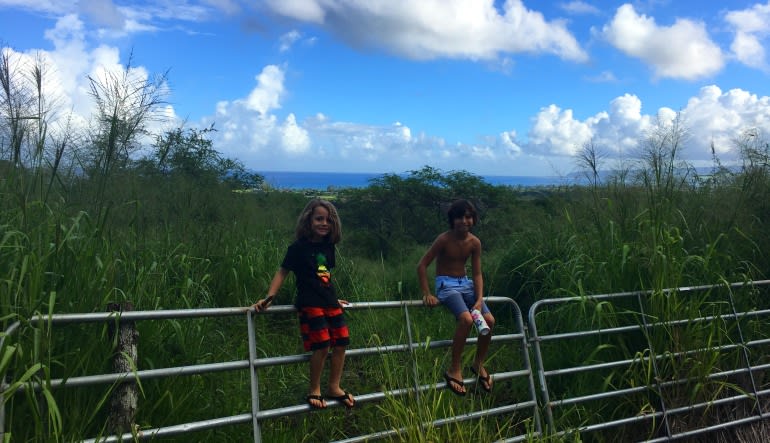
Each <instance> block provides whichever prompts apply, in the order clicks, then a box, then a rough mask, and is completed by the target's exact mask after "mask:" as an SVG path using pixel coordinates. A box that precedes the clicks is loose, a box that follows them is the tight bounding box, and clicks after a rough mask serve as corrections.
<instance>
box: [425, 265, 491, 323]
mask: <svg viewBox="0 0 770 443" xmlns="http://www.w3.org/2000/svg"><path fill="white" fill-rule="evenodd" d="M436 297H437V298H438V301H439V302H441V304H442V305H444V306H446V307H447V309H449V310H450V311H452V314H454V316H455V318H459V317H460V314H462V313H463V312H470V310H471V309H472V308H473V305H475V304H476V294H474V291H473V280H471V279H469V278H468V277H467V276H462V277H449V276H446V275H437V276H436ZM487 312H489V308H488V307H487V304H486V303H484V302H483V301H482V302H481V313H482V314H486V313H487Z"/></svg>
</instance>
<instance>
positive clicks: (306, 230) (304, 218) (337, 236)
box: [295, 198, 342, 244]
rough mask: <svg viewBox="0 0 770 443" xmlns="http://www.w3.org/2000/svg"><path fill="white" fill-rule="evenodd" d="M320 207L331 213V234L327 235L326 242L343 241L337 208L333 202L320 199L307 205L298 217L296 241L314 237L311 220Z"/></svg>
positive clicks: (315, 199) (313, 200) (335, 242)
mask: <svg viewBox="0 0 770 443" xmlns="http://www.w3.org/2000/svg"><path fill="white" fill-rule="evenodd" d="M319 206H323V207H324V208H326V210H327V211H329V221H330V223H329V224H330V225H331V226H330V229H329V233H328V234H326V241H328V242H329V243H332V244H337V243H339V241H340V240H342V222H340V216H339V215H337V208H335V207H334V205H333V204H331V202H329V201H327V200H322V199H320V198H314V199H312V200H310V201H309V202H308V203H307V205H305V209H303V210H302V212H301V213H300V214H299V217H297V228H296V231H295V236H296V239H297V240H301V239H303V238H310V237H311V236H312V235H313V230H312V223H313V222H312V221H311V218H312V217H313V211H315V208H317V207H319Z"/></svg>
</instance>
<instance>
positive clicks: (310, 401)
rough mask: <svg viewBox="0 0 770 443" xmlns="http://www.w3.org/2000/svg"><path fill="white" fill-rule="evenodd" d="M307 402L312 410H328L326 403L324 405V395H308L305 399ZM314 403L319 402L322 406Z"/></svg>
mask: <svg viewBox="0 0 770 443" xmlns="http://www.w3.org/2000/svg"><path fill="white" fill-rule="evenodd" d="M305 401H307V404H308V406H310V408H311V409H326V403H324V397H323V395H317V394H308V395H307V397H305ZM313 401H317V402H319V403H320V404H321V406H318V405H317V404H315V403H313Z"/></svg>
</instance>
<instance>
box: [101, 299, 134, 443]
mask: <svg viewBox="0 0 770 443" xmlns="http://www.w3.org/2000/svg"><path fill="white" fill-rule="evenodd" d="M133 310H134V305H133V303H131V302H128V301H127V302H123V303H109V304H108V305H107V311H109V312H115V313H116V314H117V316H118V317H117V318H116V320H115V321H114V322H111V323H109V332H110V334H109V335H110V340H112V341H113V343H114V347H115V348H114V354H113V356H112V372H115V373H131V372H133V371H134V369H135V368H136V361H137V358H138V353H137V341H138V338H139V332H138V331H137V330H136V325H135V323H134V322H133V321H123V320H121V319H120V313H121V312H127V311H133ZM138 398H139V394H138V391H137V387H136V383H135V382H134V381H133V379H131V378H130V377H126V379H124V380H121V381H118V382H116V386H115V387H114V389H113V391H112V394H111V397H110V412H109V418H108V421H107V427H108V429H109V431H110V432H112V433H115V434H122V433H124V432H131V430H132V429H133V426H134V419H135V418H136V410H137V402H138Z"/></svg>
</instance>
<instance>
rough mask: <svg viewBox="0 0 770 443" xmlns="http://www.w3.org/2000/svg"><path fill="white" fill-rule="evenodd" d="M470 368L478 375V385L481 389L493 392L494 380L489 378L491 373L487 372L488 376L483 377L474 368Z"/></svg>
mask: <svg viewBox="0 0 770 443" xmlns="http://www.w3.org/2000/svg"><path fill="white" fill-rule="evenodd" d="M468 368H469V369H470V370H471V372H473V374H474V375H476V379H477V380H478V385H479V386H481V389H483V390H485V391H487V392H492V383H491V381H492V379H491V378H490V376H489V372H487V375H486V376H484V375H481V374H479V371H477V370H476V369H474V368H473V366H468Z"/></svg>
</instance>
